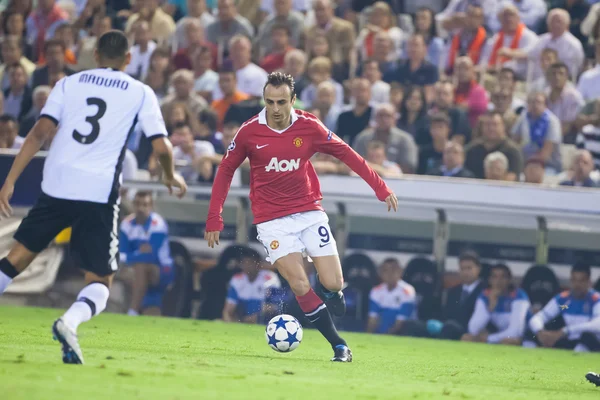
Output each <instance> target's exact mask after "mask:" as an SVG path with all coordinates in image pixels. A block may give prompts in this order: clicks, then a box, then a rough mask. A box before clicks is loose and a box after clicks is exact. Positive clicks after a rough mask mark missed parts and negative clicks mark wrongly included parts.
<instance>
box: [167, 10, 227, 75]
mask: <svg viewBox="0 0 600 400" xmlns="http://www.w3.org/2000/svg"><path fill="white" fill-rule="evenodd" d="M183 32H184V33H185V44H186V46H185V47H183V46H182V47H181V48H179V50H177V53H175V56H174V57H173V65H174V66H175V69H181V68H183V69H193V62H192V57H193V54H194V53H195V52H196V51H198V50H200V49H201V48H203V47H208V48H209V49H210V55H211V66H213V67H215V68H216V66H217V58H218V56H217V47H216V46H215V45H214V44H212V43H211V42H208V41H206V40H204V29H203V28H202V24H201V23H200V21H198V20H188V22H187V23H186V24H185V26H184V31H183Z"/></svg>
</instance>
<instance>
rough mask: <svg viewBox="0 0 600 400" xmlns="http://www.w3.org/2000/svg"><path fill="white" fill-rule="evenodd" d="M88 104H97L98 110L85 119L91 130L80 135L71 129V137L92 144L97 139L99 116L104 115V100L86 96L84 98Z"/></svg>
mask: <svg viewBox="0 0 600 400" xmlns="http://www.w3.org/2000/svg"><path fill="white" fill-rule="evenodd" d="M86 102H87V104H88V106H97V107H98V110H97V111H96V114H94V115H92V116H89V117H87V118H86V119H85V121H86V122H88V123H89V124H90V125H91V126H92V131H91V132H90V134H89V135H82V134H81V133H79V132H78V131H77V129H75V130H74V131H73V139H75V140H76V141H77V142H79V143H81V144H92V143H94V142H95V141H96V139H98V135H99V134H100V123H99V121H100V118H102V117H103V116H104V114H105V113H106V102H105V101H104V100H102V99H99V98H97V97H88V98H87V100H86Z"/></svg>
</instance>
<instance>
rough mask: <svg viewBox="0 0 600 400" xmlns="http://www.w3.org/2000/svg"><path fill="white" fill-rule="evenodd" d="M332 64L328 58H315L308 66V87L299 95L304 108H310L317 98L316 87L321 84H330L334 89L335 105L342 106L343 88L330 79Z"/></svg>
mask: <svg viewBox="0 0 600 400" xmlns="http://www.w3.org/2000/svg"><path fill="white" fill-rule="evenodd" d="M331 68H332V64H331V61H330V60H329V59H328V58H325V57H317V58H315V59H313V60H312V61H311V62H310V64H309V66H308V77H309V79H310V82H311V83H310V85H308V86H307V87H306V88H305V89H304V90H303V91H302V94H301V95H300V100H302V104H303V105H304V107H305V108H307V109H308V108H311V107H312V106H313V102H314V101H315V98H316V96H317V87H318V86H319V85H320V84H321V83H322V82H331V84H332V85H333V86H334V87H335V104H336V105H337V106H338V107H340V108H341V107H342V106H343V104H344V88H343V87H342V85H340V84H339V83H337V82H336V81H334V80H333V78H332V77H331Z"/></svg>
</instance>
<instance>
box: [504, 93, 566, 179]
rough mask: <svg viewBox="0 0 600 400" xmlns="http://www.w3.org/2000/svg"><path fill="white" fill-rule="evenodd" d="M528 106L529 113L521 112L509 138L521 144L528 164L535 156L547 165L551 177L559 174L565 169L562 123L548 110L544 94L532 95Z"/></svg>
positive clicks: (528, 100)
mask: <svg viewBox="0 0 600 400" xmlns="http://www.w3.org/2000/svg"><path fill="white" fill-rule="evenodd" d="M527 103H528V104H527V112H523V113H521V115H520V116H519V119H518V120H517V122H516V123H515V125H514V127H513V129H512V130H511V132H510V136H511V138H512V139H513V140H514V141H515V142H516V143H517V144H520V145H521V147H522V149H523V159H524V160H525V161H527V160H528V159H530V158H532V157H535V158H537V159H539V160H541V161H542V162H544V165H545V169H546V173H547V174H548V175H556V174H557V173H559V172H560V171H561V169H562V161H561V155H560V144H561V143H562V134H561V126H560V121H559V120H558V118H556V115H554V114H553V113H552V112H551V111H550V110H548V108H547V106H546V95H544V93H540V92H533V93H530V94H529V96H528V99H527Z"/></svg>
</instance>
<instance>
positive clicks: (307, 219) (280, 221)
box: [256, 210, 338, 264]
mask: <svg viewBox="0 0 600 400" xmlns="http://www.w3.org/2000/svg"><path fill="white" fill-rule="evenodd" d="M256 228H257V230H258V237H257V238H258V240H259V242H261V243H262V244H263V246H264V247H265V250H266V251H267V254H268V257H267V261H270V262H271V264H275V261H277V260H278V259H280V258H281V257H284V256H287V255H288V254H291V253H302V255H303V256H309V257H323V256H333V255H338V250H337V244H336V242H335V239H334V237H333V235H332V234H331V228H330V227H329V217H327V214H326V213H325V212H323V211H318V210H317V211H306V212H301V213H296V214H291V215H287V216H285V217H281V218H277V219H274V220H271V221H267V222H263V223H261V224H258V225H257V226H256Z"/></svg>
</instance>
